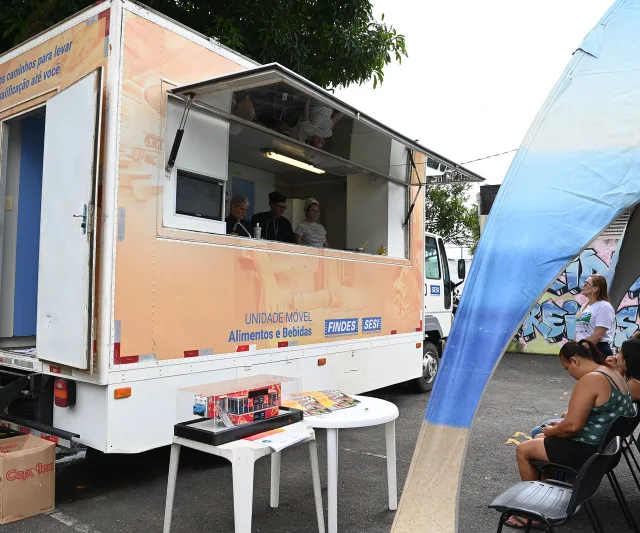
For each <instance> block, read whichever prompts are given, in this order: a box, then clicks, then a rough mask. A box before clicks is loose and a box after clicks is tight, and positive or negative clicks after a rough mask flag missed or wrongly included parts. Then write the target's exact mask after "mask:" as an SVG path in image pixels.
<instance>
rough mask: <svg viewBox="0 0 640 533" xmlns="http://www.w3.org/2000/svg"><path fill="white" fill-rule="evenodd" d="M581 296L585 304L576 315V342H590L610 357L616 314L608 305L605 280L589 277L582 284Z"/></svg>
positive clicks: (598, 277)
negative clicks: (583, 297)
mask: <svg viewBox="0 0 640 533" xmlns="http://www.w3.org/2000/svg"><path fill="white" fill-rule="evenodd" d="M581 294H582V296H585V297H586V298H587V302H586V303H585V304H584V305H583V306H582V307H581V308H580V311H578V314H576V341H578V342H580V341H582V340H588V341H591V342H592V343H593V344H595V345H596V347H597V348H598V350H600V352H601V353H602V354H604V355H605V356H606V357H610V356H612V355H613V351H612V350H611V342H612V341H613V335H614V324H615V318H616V313H615V311H614V310H613V307H612V306H611V304H610V303H609V292H608V289H607V280H606V279H605V278H604V277H603V276H601V275H599V274H594V275H593V276H589V277H588V278H587V279H586V280H585V282H584V283H583V284H582V292H581Z"/></svg>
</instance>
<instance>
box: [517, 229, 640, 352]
mask: <svg viewBox="0 0 640 533" xmlns="http://www.w3.org/2000/svg"><path fill="white" fill-rule="evenodd" d="M616 245H617V241H616V240H599V241H594V242H593V243H592V246H591V247H590V248H587V249H585V250H584V251H583V252H582V253H581V254H580V256H578V257H577V258H576V259H575V260H574V261H573V262H572V263H571V264H570V265H569V266H568V267H567V268H566V270H565V271H564V272H563V273H562V275H561V276H560V277H559V278H558V279H557V280H555V281H554V282H553V284H552V285H551V286H550V287H549V289H547V292H546V293H545V294H544V295H543V296H542V297H541V298H540V299H539V300H538V302H537V303H536V304H535V305H534V306H533V309H531V312H530V313H529V314H528V315H527V317H526V318H525V319H524V321H523V322H522V324H521V326H520V329H519V330H518V332H517V333H516V335H515V337H514V339H513V343H512V345H511V346H510V350H514V351H521V352H530V353H557V351H558V348H559V346H560V345H562V344H564V343H565V342H567V341H569V340H573V339H574V338H575V327H576V313H577V312H578V310H579V309H580V307H581V306H582V305H583V304H584V303H585V301H586V299H585V298H584V297H583V296H581V295H580V292H581V290H582V284H583V283H584V281H585V280H586V279H587V278H588V277H589V276H592V275H594V274H601V275H603V276H606V275H607V273H608V271H609V264H610V261H611V255H612V254H613V252H614V250H615V248H616ZM639 297H640V278H638V279H637V280H636V282H635V283H634V284H633V285H632V286H631V287H630V289H629V291H628V292H627V294H626V296H625V298H624V299H623V301H622V303H621V304H620V307H619V308H618V310H617V313H616V333H615V338H614V346H615V347H616V348H619V347H620V346H621V345H622V343H623V342H624V341H626V340H627V339H629V338H630V337H631V335H633V334H634V333H635V332H636V331H638V330H639V329H640V323H639V318H640V317H639V316H638V300H639Z"/></svg>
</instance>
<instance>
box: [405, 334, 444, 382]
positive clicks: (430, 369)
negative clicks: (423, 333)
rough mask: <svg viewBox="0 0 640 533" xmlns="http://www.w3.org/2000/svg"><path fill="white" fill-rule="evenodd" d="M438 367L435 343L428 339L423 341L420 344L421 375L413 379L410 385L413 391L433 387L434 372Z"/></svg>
mask: <svg viewBox="0 0 640 533" xmlns="http://www.w3.org/2000/svg"><path fill="white" fill-rule="evenodd" d="M439 368H440V354H439V353H438V349H437V348H436V347H435V345H434V344H433V343H431V342H429V341H424V343H423V345H422V377H419V378H416V379H414V380H413V382H412V385H413V389H414V391H415V392H418V393H421V392H429V391H430V390H431V389H432V388H433V382H434V381H435V380H436V374H437V373H438V369H439Z"/></svg>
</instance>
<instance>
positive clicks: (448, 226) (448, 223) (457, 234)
mask: <svg viewBox="0 0 640 533" xmlns="http://www.w3.org/2000/svg"><path fill="white" fill-rule="evenodd" d="M470 189H471V185H469V184H467V183H454V184H451V185H436V186H432V187H429V188H428V189H427V192H426V197H425V204H426V211H425V229H426V231H428V232H430V233H435V234H437V235H440V236H441V237H442V238H443V239H444V241H445V242H447V243H451V244H455V245H457V246H468V247H469V248H470V249H471V253H474V252H475V249H476V246H477V244H478V240H479V239H480V219H479V217H478V206H477V205H472V206H471V207H468V206H467V202H468V200H469V194H468V193H469V190H470Z"/></svg>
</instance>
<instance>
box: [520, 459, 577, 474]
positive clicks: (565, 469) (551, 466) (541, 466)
mask: <svg viewBox="0 0 640 533" xmlns="http://www.w3.org/2000/svg"><path fill="white" fill-rule="evenodd" d="M531 464H533V466H535V467H536V468H537V469H538V470H540V472H545V471H546V470H556V471H559V472H562V473H564V474H571V475H573V476H577V475H578V473H579V472H578V471H577V470H574V469H573V468H571V467H570V466H566V465H560V464H558V463H545V462H543V461H532V463H531Z"/></svg>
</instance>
